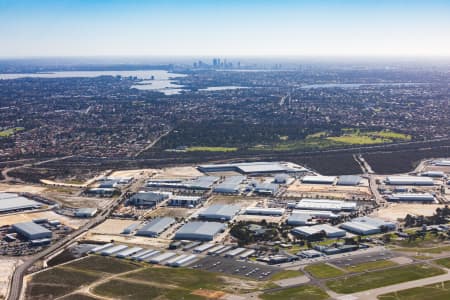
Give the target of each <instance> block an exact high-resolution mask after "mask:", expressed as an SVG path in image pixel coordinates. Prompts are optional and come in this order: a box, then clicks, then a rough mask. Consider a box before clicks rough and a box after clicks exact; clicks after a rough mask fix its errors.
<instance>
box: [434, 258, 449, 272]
mask: <svg viewBox="0 0 450 300" xmlns="http://www.w3.org/2000/svg"><path fill="white" fill-rule="evenodd" d="M434 262H435V263H437V264H438V265H440V266H443V267H444V268H449V269H450V257H446V258H441V259H438V260H435V261H434Z"/></svg>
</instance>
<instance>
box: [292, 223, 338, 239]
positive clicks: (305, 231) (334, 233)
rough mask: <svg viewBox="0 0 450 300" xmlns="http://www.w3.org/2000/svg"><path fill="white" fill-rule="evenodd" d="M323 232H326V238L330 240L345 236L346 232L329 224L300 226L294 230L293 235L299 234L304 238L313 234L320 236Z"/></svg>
mask: <svg viewBox="0 0 450 300" xmlns="http://www.w3.org/2000/svg"><path fill="white" fill-rule="evenodd" d="M321 231H324V232H325V234H326V236H327V237H329V238H333V237H343V236H345V231H344V230H342V229H339V228H337V227H333V226H331V225H328V224H320V225H314V226H300V227H295V228H294V229H292V233H295V234H299V235H302V236H310V235H313V234H318V233H319V232H321Z"/></svg>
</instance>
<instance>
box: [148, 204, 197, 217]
mask: <svg viewBox="0 0 450 300" xmlns="http://www.w3.org/2000/svg"><path fill="white" fill-rule="evenodd" d="M196 211H197V209H196V208H183V207H159V208H157V209H155V210H152V211H151V212H149V213H148V214H146V215H145V217H146V218H154V217H172V218H187V217H189V216H190V215H192V214H193V213H195V212H196Z"/></svg>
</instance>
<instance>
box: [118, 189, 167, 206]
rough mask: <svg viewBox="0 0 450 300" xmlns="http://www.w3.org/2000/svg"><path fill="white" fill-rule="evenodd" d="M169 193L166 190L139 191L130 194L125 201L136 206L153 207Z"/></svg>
mask: <svg viewBox="0 0 450 300" xmlns="http://www.w3.org/2000/svg"><path fill="white" fill-rule="evenodd" d="M171 195H172V193H167V192H152V191H140V192H137V193H136V194H134V195H133V196H131V197H130V199H128V201H127V203H129V204H132V205H136V206H146V207H153V206H156V205H157V204H159V203H161V202H162V201H164V200H166V199H169V197H170V196H171Z"/></svg>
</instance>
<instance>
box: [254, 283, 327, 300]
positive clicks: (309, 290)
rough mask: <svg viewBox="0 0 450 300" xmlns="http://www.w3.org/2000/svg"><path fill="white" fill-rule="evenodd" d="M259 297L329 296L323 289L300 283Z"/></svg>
mask: <svg viewBox="0 0 450 300" xmlns="http://www.w3.org/2000/svg"><path fill="white" fill-rule="evenodd" d="M259 297H260V298H261V299H263V300H298V299H305V300H322V299H328V298H329V296H328V294H327V293H326V292H325V291H323V290H321V289H320V288H318V287H316V286H312V285H302V286H299V287H294V288H288V289H284V290H281V291H277V292H273V293H264V294H262V295H260V296H259Z"/></svg>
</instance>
